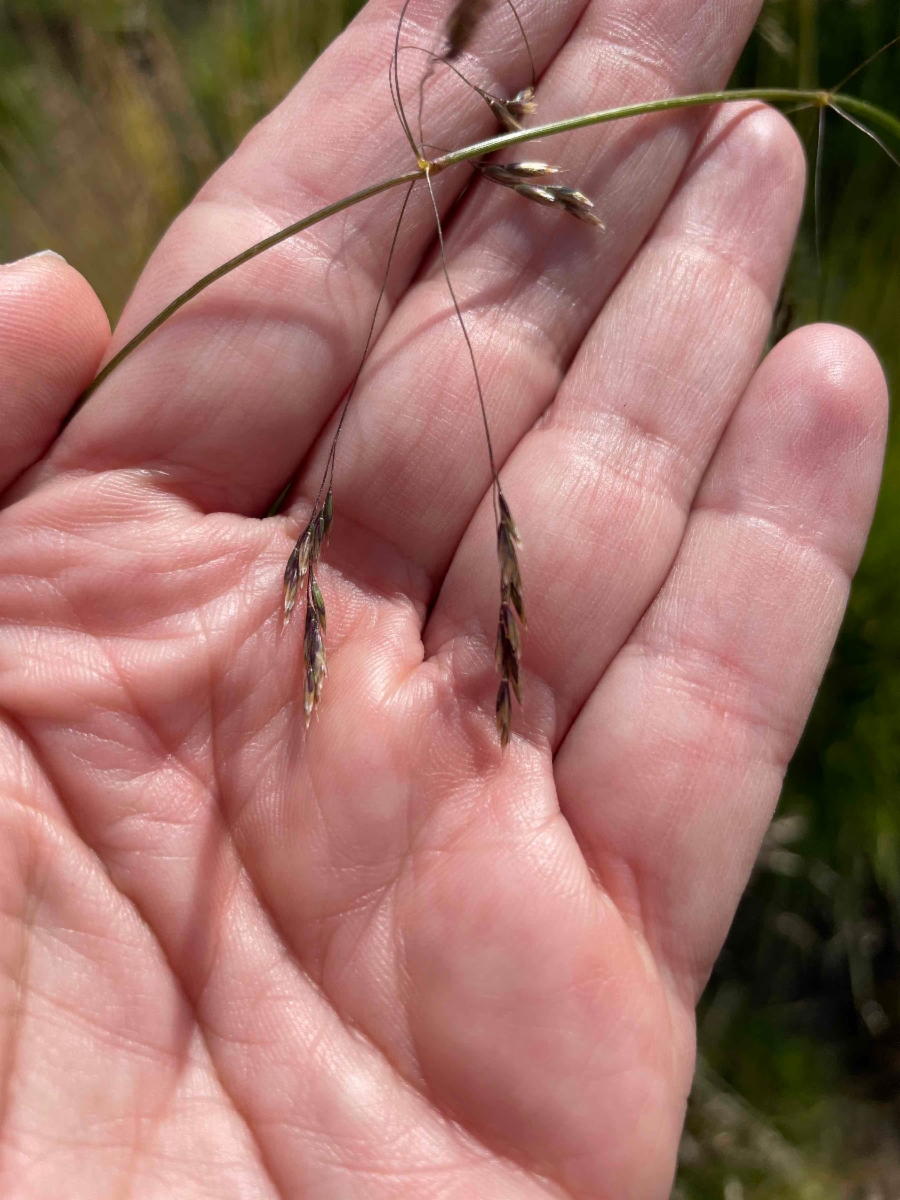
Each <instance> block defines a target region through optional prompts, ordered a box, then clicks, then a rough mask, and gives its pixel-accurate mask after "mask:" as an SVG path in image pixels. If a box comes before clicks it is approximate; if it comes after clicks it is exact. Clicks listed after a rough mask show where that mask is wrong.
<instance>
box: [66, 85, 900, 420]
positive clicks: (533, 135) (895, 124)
mask: <svg viewBox="0 0 900 1200" xmlns="http://www.w3.org/2000/svg"><path fill="white" fill-rule="evenodd" d="M742 100H759V101H760V102H764V103H768V104H789V103H790V104H796V103H801V104H802V103H808V104H810V105H812V106H814V107H822V106H823V105H824V104H827V103H828V102H829V101H831V100H834V102H835V103H837V104H839V105H840V106H841V107H842V108H845V109H847V111H848V112H852V113H854V114H855V115H856V116H858V117H860V118H864V119H866V120H868V121H870V122H871V123H873V124H875V125H880V126H881V128H882V129H885V130H887V131H889V132H890V133H891V134H892V135H893V136H895V137H897V138H900V119H898V118H897V117H895V116H894V115H893V114H892V113H889V112H885V110H884V109H881V108H877V107H876V106H875V105H874V104H869V103H868V102H867V101H865V100H859V99H857V97H855V96H843V95H835V96H832V95H830V94H829V93H828V92H824V91H797V90H795V89H792V88H744V89H742V90H740V91H730V92H701V93H698V94H697V95H694V96H674V97H670V98H669V99H667V100H649V101H646V102H645V103H643V104H628V105H625V106H624V107H622V108H609V109H604V110H603V111H602V112H595V113H587V114H585V115H583V116H580V117H569V118H567V119H566V120H563V121H553V122H551V123H550V124H548V125H538V126H535V127H534V128H533V129H521V130H518V131H516V132H514V133H505V134H501V135H499V136H498V137H492V138H487V139H485V140H484V141H482V142H476V143H474V144H473V145H471V146H465V147H464V148H463V149H461V150H453V151H452V152H451V153H449V154H444V155H442V156H441V157H440V158H437V159H435V160H434V162H433V163H431V166H430V169H431V173H432V174H435V173H436V172H438V171H442V170H444V169H445V168H447V167H452V166H453V165H454V164H456V163H461V162H465V161H466V160H468V159H471V158H481V157H484V156H485V155H488V154H493V153H495V152H496V151H498V150H505V149H507V148H508V147H510V146H517V145H519V144H520V143H522V142H531V141H537V140H538V139H540V138H546V137H553V136H555V135H556V134H558V133H569V132H571V131H572V130H574V129H585V128H587V127H588V126H591V125H604V124H606V123H607V122H609V121H622V120H625V119H626V118H628V117H642V116H648V115H649V114H650V113H660V112H673V111H676V110H677V109H682V108H697V107H700V106H702V105H708V104H729V103H735V102H738V101H742ZM423 176H424V171H422V170H421V169H416V170H414V171H406V172H405V173H404V174H403V175H396V176H394V177H393V178H392V179H384V180H382V181H381V183H375V184H372V185H371V186H370V187H367V188H363V189H362V190H361V191H359V192H354V193H353V195H351V196H345V197H344V198H343V200H337V201H335V203H334V204H329V205H326V207H325V208H320V209H319V210H318V211H317V212H314V213H312V214H310V216H308V217H303V218H302V220H299V221H295V222H294V224H293V225H288V226H287V228H286V229H281V230H279V231H278V233H273V234H272V235H271V236H270V237H267V238H264V239H263V240H262V241H261V242H257V243H256V244H255V245H254V246H251V247H250V248H249V249H248V250H244V251H243V253H241V254H238V255H237V256H236V257H235V258H232V259H229V260H228V262H226V263H223V264H222V266H220V267H217V268H216V269H215V270H214V271H210V273H209V274H208V275H204V277H203V278H202V279H199V280H198V281H197V282H196V283H195V284H194V285H193V286H192V287H190V288H188V290H187V291H186V292H182V293H181V295H180V296H177V297H176V298H175V299H174V300H173V301H172V303H171V304H169V305H167V306H166V308H164V309H163V310H162V312H161V313H159V315H158V316H156V317H154V318H153V320H152V321H151V322H150V323H149V324H148V325H145V326H144V328H143V329H141V331H140V332H139V333H137V334H135V336H134V337H133V338H132V339H131V341H130V342H128V344H127V345H125V346H123V347H122V349H121V350H120V351H119V352H118V354H116V355H115V357H114V358H111V359H110V361H109V362H108V363H107V364H106V366H105V367H104V368H103V370H102V371H101V372H100V373H99V374H98V375H97V377H96V378H95V379H94V381H93V383H91V384H90V386H89V387H88V388H87V389H86V390H85V391H84V392H83V393H82V395H81V396H80V397H79V399H78V400H77V402H76V404H75V406H74V408H73V409H72V410H71V412H70V413H69V415H68V417H67V418H66V421H67V422H68V421H70V420H71V419H72V417H73V416H74V415H75V413H76V412H78V410H79V409H80V408H81V407H82V405H83V404H84V403H85V401H86V400H87V399H88V398H89V397H90V396H92V395H93V393H94V392H95V391H96V390H97V388H99V387H100V385H101V384H102V383H103V382H104V381H105V380H106V379H108V378H109V376H110V375H111V374H112V372H113V371H114V370H115V369H116V367H118V366H119V365H120V364H121V363H122V362H124V361H125V359H126V358H128V357H129V355H131V354H132V353H133V352H134V351H135V350H136V349H137V348H138V346H140V345H141V344H142V343H143V342H145V341H146V340H147V338H148V337H150V335H151V334H152V333H154V332H155V331H156V330H157V329H159V327H160V325H162V324H163V323H164V322H165V321H167V320H168V319H169V317H171V316H173V315H174V314H175V313H176V312H178V310H179V309H180V308H183V307H184V305H185V304H187V303H188V301H189V300H193V299H194V297H195V296H199V294H200V293H201V292H202V291H205V290H206V288H208V287H209V286H210V284H212V283H215V282H216V280H218V279H222V278H223V276H225V275H228V274H230V272H231V271H233V270H235V268H236V267H240V266H243V264H244V263H246V262H250V260H251V259H253V258H256V257H257V255H259V254H263V253H264V252H265V251H266V250H269V249H271V247H272V246H277V245H278V244H279V242H284V241H286V240H287V239H288V238H290V237H293V236H294V235H295V234H297V233H302V231H303V230H304V229H309V228H310V226H312V225H317V224H318V223H319V221H324V220H325V218H326V217H331V216H333V215H334V214H335V213H339V212H343V210H344V209H347V208H352V207H353V205H355V204H359V203H361V202H362V201H363V200H368V199H369V198H370V197H371V196H377V195H378V194H379V193H380V192H386V191H388V189H390V188H394V187H400V186H401V185H402V184H404V183H412V182H414V181H415V180H417V179H420V178H422V177H423Z"/></svg>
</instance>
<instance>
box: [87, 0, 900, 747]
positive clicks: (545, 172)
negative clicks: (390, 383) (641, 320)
mask: <svg viewBox="0 0 900 1200" xmlns="http://www.w3.org/2000/svg"><path fill="white" fill-rule="evenodd" d="M503 2H504V3H506V4H507V5H508V7H509V8H510V9H511V10H512V12H513V14H514V16H515V19H516V22H517V23H518V26H519V29H520V30H521V32H522V36H523V41H524V44H525V47H526V50H527V55H528V60H529V62H530V64H531V82H530V83H528V84H526V85H525V86H523V87H520V88H518V89H517V90H516V91H515V92H514V93H513V94H512V95H510V96H501V95H497V94H496V93H495V92H492V91H490V90H489V89H488V88H486V87H483V86H482V85H481V84H479V83H477V82H475V81H473V80H472V79H471V78H470V77H469V74H468V73H466V74H464V73H463V71H462V70H461V69H460V68H459V67H458V66H457V65H456V62H457V61H458V60H459V59H460V58H461V57H463V56H464V55H468V53H469V48H470V46H471V44H472V42H473V40H474V39H475V36H476V34H477V32H478V31H479V29H480V27H481V26H482V24H483V21H484V19H485V16H486V14H487V10H488V5H489V0H458V3H457V4H456V5H455V6H453V8H452V9H451V10H450V13H449V14H448V17H447V19H446V21H445V23H444V25H443V28H442V29H441V30H440V31H439V36H440V39H441V44H442V47H443V49H442V50H440V52H438V51H437V50H435V51H430V50H427V49H426V48H423V47H421V46H413V45H410V46H406V45H404V44H403V42H402V38H403V28H404V20H405V17H406V12H407V9H408V7H409V3H410V0H406V2H405V3H404V5H403V8H402V10H401V13H400V16H399V19H398V23H397V29H396V36H395V41H394V49H393V54H392V56H391V60H390V64H389V86H390V92H391V97H392V100H393V103H394V107H395V110H396V112H397V117H398V120H399V122H400V125H401V127H402V129H403V132H404V134H405V136H406V138H407V140H408V142H409V145H410V149H411V151H412V153H413V156H414V162H415V165H414V167H412V168H411V169H410V170H409V171H408V172H405V173H404V174H402V175H399V176H395V177H394V178H391V179H387V180H383V181H381V182H379V183H375V184H373V185H371V186H370V187H367V188H364V189H362V190H360V191H359V192H356V193H354V194H353V195H352V196H347V197H344V198H343V199H341V200H338V201H336V202H334V203H333V204H331V205H328V206H326V207H325V208H324V209H321V210H319V211H318V212H317V213H313V214H311V215H310V216H308V217H305V218H303V219H301V220H299V221H297V222H295V223H294V224H293V225H290V226H288V227H287V228H286V229H284V230H281V231H279V232H278V233H276V234H274V235H272V236H270V237H268V238H266V239H264V240H263V241H261V242H259V243H257V244H256V245H254V246H251V247H249V248H248V249H247V250H245V251H244V252H242V253H241V254H239V255H237V256H236V257H235V258H233V259H231V260H230V261H229V262H227V263H224V264H223V265H222V266H221V267H219V268H217V269H216V270H215V271H212V272H210V273H209V275H207V276H205V277H204V278H203V279H201V280H199V281H198V282H197V283H196V284H195V285H194V286H193V287H191V288H189V289H188V290H187V291H186V292H184V293H182V295H180V296H178V297H176V299H175V300H173V301H172V303H171V304H169V305H168V307H167V308H166V309H164V310H163V312H161V313H160V314H159V315H158V316H157V317H156V318H155V319H154V320H153V321H151V322H150V323H148V325H147V326H145V327H144V328H143V329H142V330H141V331H140V332H139V333H138V334H137V335H136V336H135V337H134V338H132V340H131V341H130V342H129V343H128V344H127V345H126V346H125V347H124V348H123V349H122V350H121V351H120V352H119V353H118V354H117V355H116V356H115V357H114V358H113V359H112V360H111V361H110V363H108V364H107V366H106V367H105V368H104V370H103V371H101V372H100V374H99V375H98V376H97V378H96V379H95V380H94V382H93V383H92V384H91V386H90V387H89V388H88V389H87V390H86V392H85V393H84V394H83V396H82V397H81V398H80V400H79V402H78V404H77V405H76V406H75V409H73V413H74V412H75V411H77V409H78V408H79V407H80V406H81V404H83V403H84V402H85V401H86V400H87V399H88V398H89V396H90V395H91V394H92V393H93V391H94V390H95V389H96V388H97V387H98V386H99V385H100V384H101V383H102V382H103V381H104V380H105V379H106V378H108V376H109V375H110V374H111V373H112V372H113V371H114V370H115V369H116V368H117V367H118V365H119V364H120V363H121V362H122V361H123V360H124V359H125V358H127V357H128V356H129V355H130V354H132V353H133V352H134V351H135V350H136V349H137V348H138V346H139V345H141V343H142V342H143V341H144V340H146V338H147V337H149V336H150V335H151V334H152V333H153V332H154V331H155V330H156V329H158V328H159V326H160V325H161V324H163V322H164V321H166V320H168V318H169V317H170V316H172V315H173V314H174V313H175V312H177V311H178V310H179V309H180V308H181V307H182V306H183V305H184V304H186V303H188V302H189V301H190V300H191V299H192V298H193V297H195V296H196V295H198V294H199V293H200V292H201V291H203V290H204V289H205V288H207V287H209V286H210V285H211V284H212V283H214V282H215V281H216V280H218V279H221V278H222V277H223V276H224V275H226V274H228V273H229V272H231V271H233V270H235V269H236V268H237V267H239V266H241V265H242V264H243V263H245V262H248V261H250V260H251V259H252V258H254V257H256V256H257V255H259V254H261V253H264V252H265V251H266V250H267V249H269V248H270V247H271V246H274V245H277V244H278V243H279V242H281V241H284V240H286V239H287V238H289V237H293V236H295V235H296V234H298V233H300V232H302V231H303V230H304V229H307V228H309V227H310V226H312V225H314V224H316V223H317V222H318V221H321V220H324V219H325V218H326V217H328V216H330V215H333V214H334V213H337V212H340V211H342V210H344V209H346V208H349V207H351V206H352V205H354V204H358V203H361V202H363V201H364V200H366V199H368V198H369V197H371V196H374V195H377V194H379V193H381V192H383V191H386V190H388V189H390V188H393V187H396V186H399V185H402V184H408V185H409V187H408V190H407V193H406V197H405V199H404V203H403V207H402V209H401V212H400V215H399V217H398V222H397V226H396V228H395V232H394V238H393V241H392V244H391V250H390V254H389V257H388V263H387V266H386V269H385V276H384V281H383V283H382V288H381V292H380V294H379V298H378V302H377V304H376V308H375V313H374V314H373V318H372V325H371V327H370V330H369V336H368V338H367V340H366V345H365V348H364V350H363V354H362V359H361V362H360V366H359V370H358V371H357V374H356V377H355V379H354V382H353V385H352V387H351V388H350V391H349V393H348V395H347V398H346V399H345V402H344V406H343V409H342V412H341V416H340V420H339V422H338V426H337V430H336V432H335V435H334V438H333V441H332V444H331V448H330V451H329V454H328V459H327V464H326V468H325V473H324V476H323V480H322V484H321V486H320V489H319V492H318V495H317V498H316V501H315V503H314V505H313V508H312V512H311V515H310V517H309V521H308V523H307V525H306V526H305V528H304V530H303V532H302V533H301V534H300V537H299V538H298V539H297V542H296V545H295V546H294V549H293V551H292V552H291V555H290V558H289V559H288V563H287V567H286V570H285V577H284V615H285V619H288V618H289V617H290V615H291V612H292V611H293V609H294V607H295V605H296V604H297V602H298V599H299V598H300V595H301V593H302V594H303V596H304V600H305V613H306V615H305V632H304V638H303V659H304V704H303V707H304V714H305V717H306V722H307V725H308V724H309V721H310V719H311V717H312V715H313V713H314V711H315V709H316V706H317V704H318V703H319V700H320V698H321V695H322V690H323V686H324V681H325V677H326V674H327V664H326V651H325V633H326V623H327V622H326V612H325V605H324V601H323V598H322V592H321V589H320V586H319V582H318V579H317V574H316V572H317V568H318V566H319V561H320V555H321V554H322V551H323V549H324V547H325V544H326V541H327V537H328V532H329V531H330V528H331V524H332V521H333V519H334V475H335V463H336V457H337V447H338V441H339V438H340V433H341V430H342V428H343V424H344V419H345V417H346V415H347V410H348V407H349V404H350V401H351V399H352V397H353V394H354V392H355V388H356V383H357V382H358V380H359V376H360V372H361V371H362V368H363V365H364V363H365V361H366V358H367V356H368V351H369V347H370V345H371V340H372V336H373V333H374V329H375V323H376V320H377V315H378V311H379V308H380V305H381V301H382V298H383V296H384V290H385V287H386V284H387V278H388V273H389V271H390V264H391V260H392V257H393V253H394V249H395V247H396V244H397V239H398V237H399V233H400V227H401V224H402V221H403V214H404V212H405V210H406V205H407V203H408V200H409V197H410V195H411V193H412V190H413V189H414V188H415V186H416V185H417V184H418V183H420V182H422V181H424V183H425V184H426V186H427V188H428V190H429V192H430V195H431V200H432V205H433V210H434V217H435V223H436V232H437V239H438V247H439V251H440V258H441V264H442V269H443V272H444V276H445V280H446V284H447V289H448V292H449V295H450V298H451V302H452V305H453V308H454V311H455V315H456V319H457V321H458V323H459V326H460V329H461V332H462V335H463V339H464V343H465V346H466V349H467V352H468V354H469V357H470V359H471V363H472V370H473V378H474V384H475V392H476V397H477V402H478V407H479V410H480V414H481V418H482V422H483V426H484V433H485V440H486V445H487V456H488V465H489V469H490V487H491V492H492V497H493V505H494V511H495V517H496V528H497V551H498V559H499V565H500V616H499V624H498V634H497V643H496V653H495V657H496V662H497V667H498V670H499V672H500V685H499V690H498V693H497V702H496V722H497V729H498V736H499V739H500V743H501V746H502V747H504V748H505V747H506V746H507V745H508V743H509V741H510V737H511V722H512V699H513V697H515V699H516V700H517V701H518V702H519V703H520V704H521V703H522V696H523V689H522V669H521V663H522V640H521V631H522V629H524V624H525V609H524V599H523V585H522V578H521V572H520V567H519V561H518V554H517V551H518V549H519V548H520V546H521V542H520V539H519V534H518V531H517V529H516V524H515V521H514V520H513V517H512V512H511V509H510V506H509V503H508V501H507V498H506V496H505V495H504V493H503V490H502V488H501V485H500V477H499V474H498V469H497V465H496V461H495V456H494V450H493V443H492V438H491V428H490V421H489V418H488V407H487V404H486V402H485V397H484V393H483V389H482V384H481V378H480V374H479V370H478V363H477V361H476V356H475V353H474V350H473V346H472V340H471V338H470V336H469V332H468V330H467V327H466V322H465V319H464V317H463V314H462V310H461V308H460V305H459V302H458V300H457V297H456V293H455V291H454V288H453V282H452V279H451V276H450V271H449V268H448V265H447V258H446V254H445V251H444V238H443V229H442V223H441V217H440V212H439V209H438V205H437V202H436V200H435V198H434V191H433V188H432V178H433V176H434V175H436V174H438V173H439V172H441V171H444V170H447V169H448V168H450V167H452V166H455V165H456V164H459V163H463V162H467V161H468V162H470V164H471V166H472V167H473V168H474V170H475V171H476V172H477V173H478V174H479V175H480V176H481V178H483V179H485V180H487V181H489V182H491V183H493V184H496V185H498V186H500V187H504V188H507V189H510V190H511V191H513V192H515V193H516V194H517V195H519V196H520V197H522V198H523V199H524V200H527V201H529V202H531V203H535V204H539V205H543V206H545V207H547V208H549V209H552V210H555V211H557V212H560V213H563V214H566V215H569V216H572V217H575V218H576V219H578V220H579V221H581V222H583V223H585V224H587V225H589V226H592V227H593V228H594V229H596V230H597V231H598V232H599V231H603V229H604V228H605V227H604V225H603V221H602V219H601V217H600V215H599V214H598V213H597V212H596V211H595V207H594V204H593V202H592V201H591V200H590V198H589V197H588V196H587V195H585V194H584V192H582V191H580V190H579V189H578V188H577V187H573V186H570V185H569V184H567V183H559V182H556V180H555V176H556V175H558V174H559V173H560V171H561V170H562V168H560V167H558V166H555V165H551V164H549V163H545V162H537V161H529V160H526V161H509V162H503V161H498V160H497V159H495V158H493V155H495V154H497V153H498V152H502V151H505V150H508V149H511V148H512V147H514V146H516V145H518V144H520V143H521V142H524V141H531V140H537V139H541V138H545V137H551V136H553V135H555V134H559V133H564V132H568V131H570V130H574V129H578V128H584V127H588V126H592V125H600V124H604V123H606V122H609V121H615V120H625V119H628V118H635V117H639V116H642V115H647V114H650V113H657V112H665V111H674V110H677V109H680V108H687V107H693V106H698V105H711V104H718V103H725V102H733V101H739V100H751V99H756V100H762V101H768V102H770V103H780V104H790V105H793V107H794V110H796V111H802V109H804V108H814V109H817V110H818V111H819V113H820V115H821V116H823V115H824V113H825V111H826V110H828V109H830V110H833V111H834V112H835V113H837V114H838V115H839V116H841V117H842V118H844V119H846V120H847V121H849V122H851V123H852V124H853V125H854V126H856V127H857V128H858V129H860V130H861V131H862V132H864V133H865V134H867V135H868V136H869V137H870V138H872V139H873V140H874V141H875V142H877V143H878V145H879V146H881V147H882V149H883V150H884V151H885V152H886V153H887V154H888V155H889V156H890V157H891V158H892V159H893V160H894V161H895V162H898V161H900V160H898V157H897V155H896V154H895V153H894V151H893V150H892V149H891V147H890V146H889V144H888V143H887V142H886V140H885V138H884V137H882V136H881V135H880V133H879V132H876V131H875V129H873V128H872V125H873V124H875V125H877V126H879V127H880V129H881V130H882V131H884V133H885V134H886V135H888V136H891V137H898V138H900V120H898V119H897V118H896V117H894V116H892V115H891V114H890V113H888V112H885V111H884V110H882V109H879V108H877V107H875V106H874V105H871V104H869V103H867V102H866V101H865V100H861V99H859V98H857V97H854V96H849V95H843V94H841V93H839V92H837V90H835V91H823V90H821V89H819V90H808V89H806V90H804V89H800V90H798V89H792V88H747V89H738V90H732V91H724V92H722V91H720V92H710V93H701V94H697V95H692V96H678V97H669V98H666V99H664V100H656V101H647V102H644V103H639V104H632V105H628V106H624V107H621V108H617V109H609V110H604V111H602V112H598V113H588V114H585V115H583V116H577V117H572V118H568V119H565V120H561V121H556V122H553V123H551V124H548V125H543V126H541V125H537V126H532V127H526V126H525V122H526V120H527V118H529V117H531V116H533V115H534V113H535V112H536V111H537V105H538V100H537V80H536V75H535V70H534V60H533V57H532V55H531V49H530V46H528V40H527V36H526V35H525V31H524V28H523V27H522V22H521V20H520V18H519V14H518V12H517V10H516V9H515V7H514V5H513V4H512V2H511V0H503ZM404 50H417V51H419V52H421V53H424V54H426V55H427V56H428V63H427V67H426V68H425V71H424V72H423V74H422V77H421V79H420V86H419V122H418V124H419V138H418V139H417V138H416V137H415V135H414V133H413V130H412V126H411V124H410V122H409V119H408V117H407V114H406V108H405V105H404V99H403V95H402V91H401V82H400V73H399V61H400V54H401V52H402V51H404ZM439 67H444V68H447V69H449V70H450V71H451V72H452V73H453V74H454V75H455V76H456V77H457V78H458V79H459V80H460V81H461V82H462V83H463V84H464V85H465V86H467V87H469V88H471V89H472V90H473V91H475V92H476V93H477V94H478V95H479V96H481V98H482V99H483V100H484V101H485V103H486V104H487V106H488V108H489V109H490V111H491V112H492V114H493V115H494V117H495V119H496V121H497V124H498V126H499V127H500V129H501V131H502V132H501V133H499V134H498V135H495V136H493V137H491V138H487V139H484V140H483V141H481V142H479V143H476V144H474V145H471V146H467V147H464V148H462V149H459V150H453V151H448V152H446V153H442V154H441V155H439V156H438V157H436V158H429V157H428V156H427V155H426V153H425V150H426V143H425V141H424V137H423V135H422V131H421V124H422V106H423V89H424V83H425V81H426V79H427V78H428V77H429V76H430V74H431V72H432V71H433V70H435V69H438V68H439ZM849 78H850V77H848V79H849ZM845 82H846V81H845ZM820 126H823V122H822V121H821V120H820ZM71 415H72V414H70V417H71ZM292 484H293V481H290V482H289V484H288V485H286V487H285V488H284V489H283V491H282V495H281V497H280V499H279V503H278V504H276V506H275V507H274V508H273V510H272V511H273V512H274V511H277V509H278V508H279V507H280V504H281V502H282V501H283V500H284V499H285V497H286V496H287V495H288V493H289V492H290V489H291V486H292ZM323 497H324V499H323Z"/></svg>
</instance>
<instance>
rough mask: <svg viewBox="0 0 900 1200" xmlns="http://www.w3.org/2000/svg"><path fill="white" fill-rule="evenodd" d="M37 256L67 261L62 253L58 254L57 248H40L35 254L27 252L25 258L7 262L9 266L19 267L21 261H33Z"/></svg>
mask: <svg viewBox="0 0 900 1200" xmlns="http://www.w3.org/2000/svg"><path fill="white" fill-rule="evenodd" d="M36 258H56V259H59V261H60V262H65V261H66V260H65V259H64V258H63V256H62V255H61V254H57V253H56V251H55V250H38V251H37V253H35V254H27V255H26V256H25V258H17V259H14V260H13V261H12V262H10V263H6V264H5V265H6V266H7V267H17V266H18V265H19V264H20V263H26V262H32V261H33V260H34V259H36Z"/></svg>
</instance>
